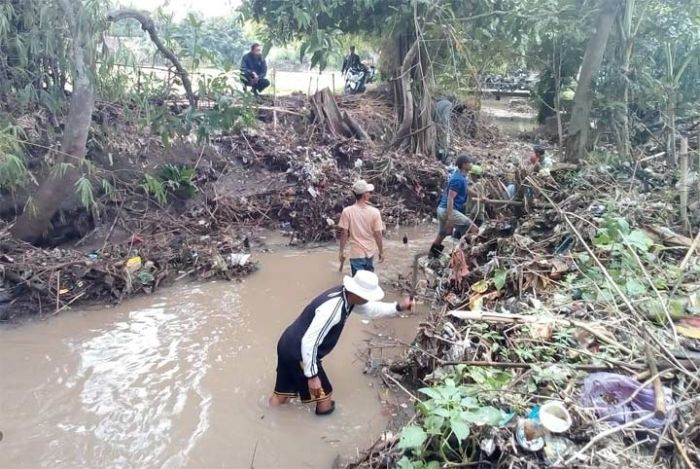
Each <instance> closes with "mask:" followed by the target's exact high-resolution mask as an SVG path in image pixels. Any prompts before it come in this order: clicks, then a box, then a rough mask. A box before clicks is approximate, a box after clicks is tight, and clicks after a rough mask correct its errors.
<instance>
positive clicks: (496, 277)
mask: <svg viewBox="0 0 700 469" xmlns="http://www.w3.org/2000/svg"><path fill="white" fill-rule="evenodd" d="M507 278H508V271H507V270H497V271H496V272H495V273H494V274H493V284H494V286H495V287H496V288H497V289H499V290H501V289H502V288H503V287H505V286H506V280H507Z"/></svg>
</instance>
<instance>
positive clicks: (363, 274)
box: [343, 270, 384, 301]
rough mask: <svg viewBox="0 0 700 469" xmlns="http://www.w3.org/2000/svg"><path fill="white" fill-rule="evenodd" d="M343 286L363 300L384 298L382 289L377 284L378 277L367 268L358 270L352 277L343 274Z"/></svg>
mask: <svg viewBox="0 0 700 469" xmlns="http://www.w3.org/2000/svg"><path fill="white" fill-rule="evenodd" d="M343 286H344V287H345V289H346V290H347V291H349V292H350V293H354V294H355V295H357V296H359V297H360V298H362V299H363V300H367V301H379V300H381V299H382V298H384V290H382V289H381V287H380V286H379V277H377V275H376V274H375V273H373V272H370V271H369V270H358V271H357V273H355V276H354V277H349V276H347V275H346V276H345V278H343Z"/></svg>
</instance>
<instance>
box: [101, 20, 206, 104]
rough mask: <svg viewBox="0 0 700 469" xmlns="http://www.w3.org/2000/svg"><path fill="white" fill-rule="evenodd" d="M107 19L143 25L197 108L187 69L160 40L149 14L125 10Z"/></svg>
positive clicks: (188, 97) (191, 102)
mask: <svg viewBox="0 0 700 469" xmlns="http://www.w3.org/2000/svg"><path fill="white" fill-rule="evenodd" d="M107 19H108V20H109V21H113V22H116V21H119V20H123V19H134V20H136V21H138V22H139V23H141V29H143V30H144V31H146V32H147V33H148V36H149V37H150V38H151V41H152V42H153V44H155V46H156V48H157V49H158V51H159V52H160V53H161V54H163V55H164V56H165V58H167V59H168V60H169V61H170V62H171V63H172V64H173V66H174V67H175V70H177V74H178V75H179V76H180V80H181V81H182V87H183V88H185V95H187V100H188V101H189V103H190V106H192V107H193V108H194V107H197V97H196V96H195V94H194V91H193V90H192V82H191V81H190V76H189V75H188V74H187V70H185V67H183V66H182V63H180V60H179V59H178V58H177V56H176V55H175V54H174V53H173V51H171V50H170V49H168V48H167V47H166V46H165V44H163V41H161V40H160V38H159V37H158V33H157V32H156V25H155V23H154V22H153V20H152V19H151V17H150V16H148V13H146V12H142V11H138V10H132V9H128V8H124V9H121V10H116V11H113V12H111V13H109V14H108V15H107Z"/></svg>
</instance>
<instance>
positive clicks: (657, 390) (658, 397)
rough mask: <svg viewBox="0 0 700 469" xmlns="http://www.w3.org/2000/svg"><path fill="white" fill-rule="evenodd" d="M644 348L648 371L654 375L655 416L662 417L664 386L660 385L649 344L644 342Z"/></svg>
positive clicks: (664, 414) (664, 402)
mask: <svg viewBox="0 0 700 469" xmlns="http://www.w3.org/2000/svg"><path fill="white" fill-rule="evenodd" d="M644 349H645V351H646V355H647V364H648V365H649V372H650V373H651V376H653V377H654V397H655V401H654V407H655V409H656V416H657V417H658V418H663V417H665V416H666V401H665V399H664V388H663V386H662V385H661V377H660V376H659V367H658V366H656V360H655V359H654V354H653V353H652V351H651V347H650V346H649V344H646V346H645V347H644Z"/></svg>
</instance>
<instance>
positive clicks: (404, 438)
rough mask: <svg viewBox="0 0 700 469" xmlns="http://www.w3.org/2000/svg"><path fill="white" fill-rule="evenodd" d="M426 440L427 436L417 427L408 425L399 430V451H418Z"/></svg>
mask: <svg viewBox="0 0 700 469" xmlns="http://www.w3.org/2000/svg"><path fill="white" fill-rule="evenodd" d="M427 439H428V434H427V433H426V432H425V430H423V428H422V427H419V426H418V425H409V426H407V427H404V428H403V430H401V437H400V439H399V445H398V446H399V448H401V449H418V448H420V447H422V446H423V443H425V441H426V440H427Z"/></svg>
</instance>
